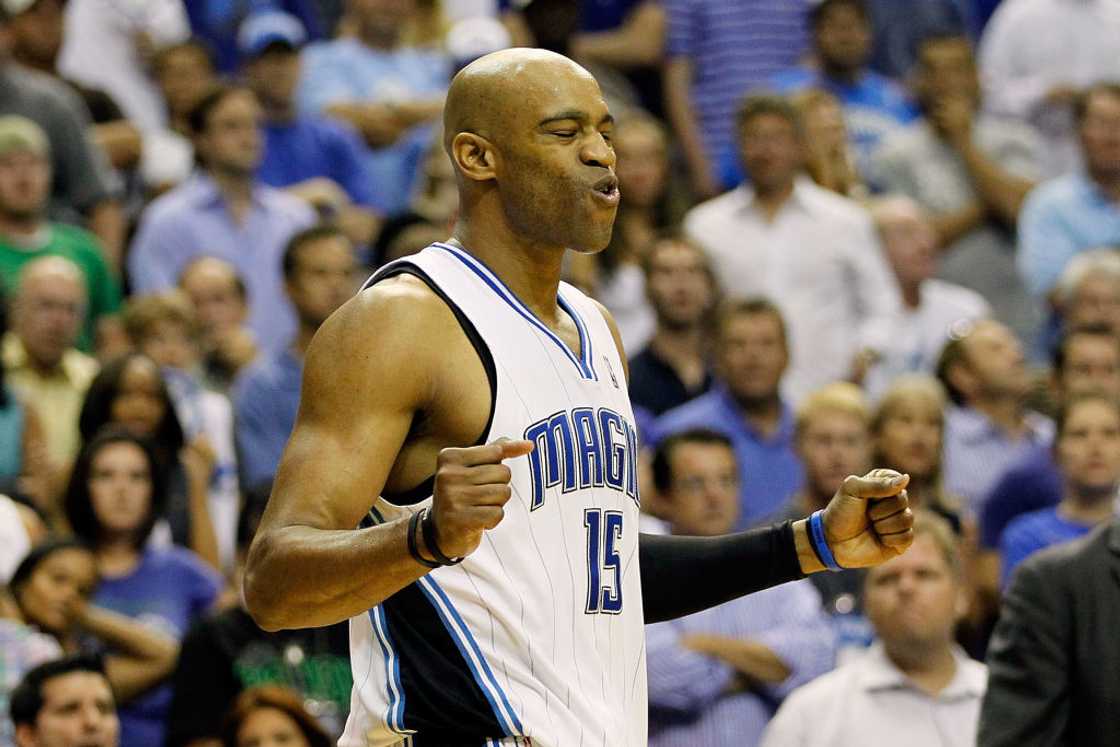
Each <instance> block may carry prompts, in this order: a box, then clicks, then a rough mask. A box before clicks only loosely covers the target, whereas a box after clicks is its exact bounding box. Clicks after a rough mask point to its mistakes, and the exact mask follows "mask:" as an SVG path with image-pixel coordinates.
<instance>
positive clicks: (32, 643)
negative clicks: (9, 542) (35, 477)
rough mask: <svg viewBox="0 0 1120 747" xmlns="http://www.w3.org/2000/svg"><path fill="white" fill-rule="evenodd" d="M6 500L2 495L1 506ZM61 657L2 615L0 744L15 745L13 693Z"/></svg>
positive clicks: (41, 637)
mask: <svg viewBox="0 0 1120 747" xmlns="http://www.w3.org/2000/svg"><path fill="white" fill-rule="evenodd" d="M5 500H7V499H6V498H4V497H2V496H0V503H2V502H3V501H5ZM0 526H2V524H0ZM60 656H62V647H61V646H59V645H58V641H56V640H55V639H54V638H51V637H50V636H49V635H45V634H43V633H40V632H38V631H37V630H35V629H34V628H32V627H30V626H28V625H24V624H23V623H22V622H20V621H18V620H10V619H7V617H6V616H0V745H4V747H12V745H14V744H15V727H14V726H13V725H12V721H11V719H10V718H8V701H9V698H10V696H11V694H12V691H13V690H15V689H16V687H17V686H18V685H19V683H20V680H22V679H23V676H24V675H25V674H27V673H28V672H29V671H31V670H32V669H33V668H34V667H36V666H38V665H39V664H42V663H44V662H47V661H51V660H52V659H57V658H59V657H60Z"/></svg>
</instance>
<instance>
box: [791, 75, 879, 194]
mask: <svg viewBox="0 0 1120 747" xmlns="http://www.w3.org/2000/svg"><path fill="white" fill-rule="evenodd" d="M790 101H791V102H792V103H793V105H794V107H795V108H796V109H797V112H798V114H800V115H801V126H802V127H803V128H804V131H805V143H806V152H805V170H806V171H808V172H809V176H810V177H812V179H813V181H815V182H816V183H817V184H819V185H820V186H822V187H824V188H825V189H829V190H832V191H833V192H837V193H839V194H842V195H844V196H845V197H851V198H853V199H857V200H858V199H863V198H865V197H867V195H868V190H867V185H866V184H864V183H863V179H862V178H861V177H860V175H859V171H858V170H857V169H856V163H855V158H854V157H853V156H852V152H851V148H850V146H849V145H848V128H847V125H845V124H844V109H843V108H842V107H841V105H840V101H839V100H838V99H837V98H836V97H835V96H833V95H832V94H831V93H828V92H826V91H821V90H817V89H809V90H807V91H803V92H801V93H799V94H797V95H795V96H794V97H793V98H791V99H790Z"/></svg>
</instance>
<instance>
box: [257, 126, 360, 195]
mask: <svg viewBox="0 0 1120 747" xmlns="http://www.w3.org/2000/svg"><path fill="white" fill-rule="evenodd" d="M263 129H264V158H263V159H262V160H261V165H260V168H259V169H258V170H257V177H258V178H259V179H260V180H261V181H262V182H264V183H265V184H267V185H269V186H270V187H287V186H290V185H292V184H297V183H299V182H302V181H305V180H307V179H313V178H315V177H324V176H325V177H327V178H328V179H331V180H332V181H334V182H335V183H337V184H338V185H339V186H340V187H342V188H343V189H344V190H345V191H346V194H347V195H349V197H350V199H351V200H353V201H354V203H355V204H358V205H364V206H367V207H369V206H372V205H373V204H374V203H375V202H376V199H375V195H374V184H373V180H372V179H371V178H370V175H369V173H368V172H367V171H366V166H365V164H366V158H367V157H368V156H369V149H368V148H367V147H366V145H365V142H363V141H362V138H361V136H360V135H358V133H357V132H356V131H355V130H354V129H353V128H352V127H350V126H349V125H348V124H346V123H345V122H340V121H338V120H334V119H328V118H326V117H319V116H314V115H312V116H305V117H299V118H297V119H296V120H295V121H294V122H288V123H284V124H280V123H276V122H270V123H267V124H266V125H265V126H264V128H263Z"/></svg>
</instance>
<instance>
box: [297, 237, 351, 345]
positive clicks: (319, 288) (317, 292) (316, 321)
mask: <svg viewBox="0 0 1120 747" xmlns="http://www.w3.org/2000/svg"><path fill="white" fill-rule="evenodd" d="M357 270H358V266H357V263H356V262H355V261H354V252H353V250H352V249H351V247H350V242H349V241H347V240H346V239H344V238H342V237H341V236H328V237H326V238H322V239H318V240H316V241H312V242H311V243H308V244H306V245H304V246H303V247H302V248H301V249H300V250H299V252H298V253H297V254H296V267H295V271H294V273H293V275H292V277H291V279H290V280H289V281H288V283H287V289H288V296H289V297H290V298H291V299H292V303H293V304H294V305H295V307H296V313H297V314H299V318H300V319H301V320H302V321H303V322H304V323H306V324H310V325H311V326H314V327H318V326H319V325H320V324H322V323H323V322H325V321H326V320H327V317H329V316H330V315H331V314H333V313H334V312H335V310H336V309H337V308H338V307H339V306H341V305H342V304H344V303H346V301H347V300H348V299H349V298H350V296H352V295H354V291H355V290H356V287H357Z"/></svg>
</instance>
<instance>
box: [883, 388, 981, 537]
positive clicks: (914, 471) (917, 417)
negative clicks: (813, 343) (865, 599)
mask: <svg viewBox="0 0 1120 747" xmlns="http://www.w3.org/2000/svg"><path fill="white" fill-rule="evenodd" d="M947 406H948V397H946V396H945V389H944V387H942V386H941V384H940V383H938V381H937V380H936V379H933V378H931V377H928V376H913V375H910V376H900V377H899V378H897V379H896V380H895V382H894V383H893V384H892V385H891V387H890V388H889V389H887V391H886V392H885V393H884V394H883V397H882V399H880V400H879V406H878V407H877V408H876V409H875V413H874V414H873V415H872V417H871V437H872V439H873V441H874V448H875V451H874V457H873V458H872V460H871V463H872V464H884V465H887V467H888V468H889V469H893V470H896V471H898V472H901V473H903V474H906V475H909V476H910V482H909V483H907V485H906V494H907V496H909V498H910V506H911V507H912V508H922V509H925V510H928V511H930V512H932V513H935V514H937V515H938V516H940V517H941V518H943V519H945V520H946V521H947V522H948V523H949V526H950V528H951V529H952V530H953V532H954V533H955V534H956V535H957V536H958V537H959V536H960V535H961V529H962V527H961V515H960V509H961V505H960V499H959V498H958V497H956V496H955V495H952V494H951V493H949V492H948V491H946V490H945V485H944V482H943V481H942V479H941V447H942V443H943V442H944V439H945V408H946V407H947Z"/></svg>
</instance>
